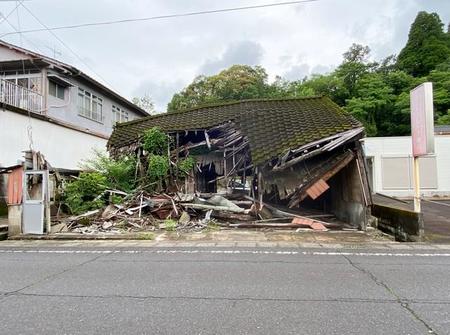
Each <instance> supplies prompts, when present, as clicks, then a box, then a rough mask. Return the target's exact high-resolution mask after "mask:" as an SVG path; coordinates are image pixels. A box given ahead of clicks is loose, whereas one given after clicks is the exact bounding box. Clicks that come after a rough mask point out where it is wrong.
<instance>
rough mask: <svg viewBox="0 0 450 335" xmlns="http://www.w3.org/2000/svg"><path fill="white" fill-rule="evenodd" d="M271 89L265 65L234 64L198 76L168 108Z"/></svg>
mask: <svg viewBox="0 0 450 335" xmlns="http://www.w3.org/2000/svg"><path fill="white" fill-rule="evenodd" d="M270 91H271V87H270V85H269V84H268V82H267V73H266V71H265V70H264V68H262V67H260V66H255V67H251V66H248V65H233V66H231V67H230V68H228V69H226V70H223V71H221V72H220V73H219V74H216V75H212V76H198V77H196V78H195V79H194V81H193V82H192V83H191V84H190V85H188V86H187V87H186V88H184V89H183V90H182V91H181V92H179V93H176V94H175V95H174V96H173V97H172V100H171V101H170V102H169V104H168V106H167V110H168V111H169V112H172V111H176V110H180V109H186V108H191V107H194V106H198V105H202V104H208V103H216V102H225V101H233V100H242V99H255V98H265V97H268V96H269V95H270Z"/></svg>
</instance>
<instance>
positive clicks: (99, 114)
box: [78, 88, 103, 122]
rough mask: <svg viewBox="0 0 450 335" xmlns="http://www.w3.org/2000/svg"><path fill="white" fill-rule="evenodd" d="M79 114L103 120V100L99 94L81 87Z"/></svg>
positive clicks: (95, 119) (99, 120)
mask: <svg viewBox="0 0 450 335" xmlns="http://www.w3.org/2000/svg"><path fill="white" fill-rule="evenodd" d="M78 114H79V115H81V116H84V117H87V118H88V119H91V120H94V121H97V122H103V100H102V99H101V98H99V97H98V96H96V95H94V94H92V93H90V92H88V91H86V90H83V89H82V88H79V89H78Z"/></svg>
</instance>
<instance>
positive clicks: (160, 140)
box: [142, 127, 169, 155]
mask: <svg viewBox="0 0 450 335" xmlns="http://www.w3.org/2000/svg"><path fill="white" fill-rule="evenodd" d="M168 145H169V137H168V136H167V135H166V134H165V133H163V132H162V131H161V130H160V129H159V128H158V127H153V128H151V129H149V130H147V131H146V132H145V133H144V137H143V143H142V147H143V148H144V150H145V151H147V153H149V154H150V155H166V154H167V146H168Z"/></svg>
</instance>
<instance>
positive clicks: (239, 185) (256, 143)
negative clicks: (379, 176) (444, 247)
mask: <svg viewBox="0 0 450 335" xmlns="http://www.w3.org/2000/svg"><path fill="white" fill-rule="evenodd" d="M153 127H158V128H159V129H161V130H162V131H164V132H165V133H166V134H168V135H169V136H170V137H171V138H172V141H171V144H170V147H169V148H168V150H169V152H170V160H171V161H172V165H173V166H175V167H176V166H177V164H176V163H177V162H178V160H180V159H182V158H183V157H186V156H190V157H193V158H194V159H195V165H196V166H195V168H194V170H195V171H194V173H193V175H192V176H191V177H189V178H186V179H185V180H184V181H183V184H182V185H179V184H177V181H176V180H175V181H174V184H175V185H176V187H177V188H178V191H182V192H184V193H195V192H199V193H202V194H205V193H208V194H211V193H226V192H238V193H244V194H248V198H249V199H253V201H254V202H255V203H258V204H259V206H260V207H259V208H260V211H261V213H262V212H263V208H264V205H266V206H268V207H271V208H276V210H282V211H283V213H298V214H299V215H307V214H310V215H309V216H310V217H311V216H313V215H311V213H312V214H314V217H316V218H317V217H320V218H323V220H324V221H326V220H327V219H328V218H332V219H333V220H334V221H333V222H339V223H340V224H341V226H342V227H347V228H348V227H350V228H357V229H362V230H364V229H365V228H366V224H367V221H368V219H369V217H370V205H371V193H370V190H369V186H368V180H367V174H366V167H365V161H364V159H363V152H362V149H361V145H360V141H359V140H360V139H361V138H362V137H363V136H364V129H363V127H362V125H361V124H360V123H359V122H358V121H357V120H355V119H354V118H353V117H352V116H351V115H349V114H347V113H345V112H344V111H343V110H342V109H340V108H339V106H337V105H336V104H335V103H333V102H332V101H331V100H330V99H329V98H327V97H308V98H293V99H276V100H245V101H237V102H230V103H222V104H216V105H209V106H202V107H197V108H192V109H188V110H183V111H177V112H173V113H165V114H158V115H155V116H150V117H146V118H143V119H139V120H134V121H131V122H127V123H122V124H118V125H117V126H116V127H115V130H114V132H113V134H112V136H111V137H110V139H109V141H108V150H109V152H110V154H111V155H112V156H113V157H117V156H120V155H130V154H132V155H137V156H138V157H139V156H142V155H145V152H144V151H143V148H142V136H143V134H144V132H145V131H146V130H148V129H151V128H153ZM273 206H275V207H273Z"/></svg>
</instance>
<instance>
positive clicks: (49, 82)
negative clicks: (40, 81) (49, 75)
mask: <svg viewBox="0 0 450 335" xmlns="http://www.w3.org/2000/svg"><path fill="white" fill-rule="evenodd" d="M50 85H55V95H53V94H52V93H51V92H50ZM58 89H61V90H62V98H61V97H59V96H58ZM48 94H49V95H51V96H52V97H55V98H57V99H60V100H64V99H65V97H66V88H65V87H64V86H62V85H60V84H58V83H56V82H54V81H53V80H49V81H48Z"/></svg>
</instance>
